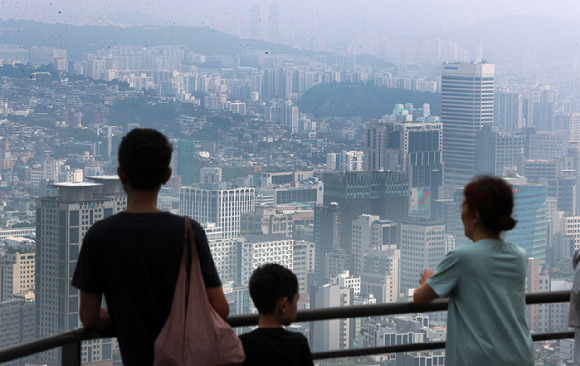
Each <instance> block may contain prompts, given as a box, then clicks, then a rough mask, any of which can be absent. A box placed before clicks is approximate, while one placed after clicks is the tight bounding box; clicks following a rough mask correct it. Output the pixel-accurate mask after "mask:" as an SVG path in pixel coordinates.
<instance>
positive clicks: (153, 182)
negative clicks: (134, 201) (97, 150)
mask: <svg viewBox="0 0 580 366" xmlns="http://www.w3.org/2000/svg"><path fill="white" fill-rule="evenodd" d="M172 153H173V147H172V146H171V143H170V142H169V140H168V139H167V137H165V135H163V134H162V133H161V132H159V131H157V130H154V129H151V128H135V129H133V130H131V131H130V132H129V133H128V134H126V135H125V136H124V137H123V139H122V140H121V144H120V145H119V151H118V153H117V156H118V160H119V166H120V167H121V169H123V171H124V172H125V175H126V177H127V180H128V182H129V185H130V186H131V187H132V188H134V189H138V190H152V189H158V188H159V187H160V186H161V183H162V182H163V178H164V177H165V174H166V173H167V169H168V168H169V162H170V161H171V154H172Z"/></svg>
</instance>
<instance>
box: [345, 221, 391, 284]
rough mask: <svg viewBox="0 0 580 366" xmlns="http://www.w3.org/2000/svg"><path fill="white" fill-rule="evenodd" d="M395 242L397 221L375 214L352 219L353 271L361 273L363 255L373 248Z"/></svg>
mask: <svg viewBox="0 0 580 366" xmlns="http://www.w3.org/2000/svg"><path fill="white" fill-rule="evenodd" d="M396 243H397V223H396V222H394V221H391V220H381V219H380V217H378V216H375V215H366V214H363V215H360V216H359V217H358V218H357V219H355V220H353V221H352V256H353V272H354V274H358V275H361V274H362V272H363V269H364V256H365V255H366V254H367V253H368V252H369V251H371V250H372V249H374V248H380V247H381V246H382V245H388V244H396Z"/></svg>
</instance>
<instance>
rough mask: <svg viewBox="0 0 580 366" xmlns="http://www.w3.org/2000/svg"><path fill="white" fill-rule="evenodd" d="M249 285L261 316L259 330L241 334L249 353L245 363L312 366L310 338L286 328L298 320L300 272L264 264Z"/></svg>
mask: <svg viewBox="0 0 580 366" xmlns="http://www.w3.org/2000/svg"><path fill="white" fill-rule="evenodd" d="M249 288H250V296H251V297H252V301H254V305H255V306H256V308H257V309H258V312H259V313H260V318H259V321H258V328H257V329H255V330H253V331H252V332H250V333H246V334H242V335H241V336H240V339H241V340H242V344H243V345H244V352H245V353H246V361H245V362H244V365H245V366H256V365H260V366H261V365H264V366H277V365H287V366H294V365H296V366H298V365H300V366H303V365H308V366H312V365H313V362H312V355H311V354H310V348H309V347H308V341H307V340H306V337H304V335H302V334H301V333H295V332H289V331H287V330H285V329H283V328H282V325H290V324H291V323H292V322H293V321H294V320H295V319H296V307H297V302H298V279H297V278H296V275H295V274H294V273H292V271H290V270H289V269H287V268H284V267H282V266H281V265H279V264H276V263H268V264H264V265H262V266H260V267H258V268H256V269H255V270H254V273H252V276H251V277H250V283H249Z"/></svg>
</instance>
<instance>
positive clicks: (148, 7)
mask: <svg viewBox="0 0 580 366" xmlns="http://www.w3.org/2000/svg"><path fill="white" fill-rule="evenodd" d="M270 4H271V2H268V1H258V0H250V1H240V0H209V1H203V2H202V1H198V0H193V1H185V0H165V1H162V0H154V1H143V0H122V1H119V0H99V1H94V0H34V1H25V0H18V1H14V0H0V17H1V18H4V19H6V18H15V19H29V20H37V21H44V22H51V23H54V22H62V23H73V24H111V23H113V24H120V23H121V22H125V23H127V22H129V23H130V22H131V20H129V19H132V20H140V22H141V23H142V22H144V20H143V19H146V20H145V22H147V23H153V22H157V23H158V24H163V23H164V24H172V23H175V24H179V25H197V26H199V25H207V26H209V27H212V28H214V29H218V30H222V31H226V32H229V33H233V34H236V35H249V34H250V24H251V23H250V14H251V12H252V9H253V8H255V6H259V9H260V14H261V20H262V21H263V22H264V28H263V29H264V30H263V31H266V30H267V29H269V28H268V26H267V24H269V22H268V17H269V15H270ZM127 12H130V13H129V14H128V13H127ZM278 14H279V15H278V16H279V29H280V33H283V34H286V35H291V34H293V33H307V32H316V33H320V34H324V35H329V34H337V33H338V34H340V33H343V32H348V33H355V34H356V33H367V34H372V33H374V34H384V33H393V32H397V33H401V34H409V33H415V34H416V33H420V34H423V33H429V34H440V33H445V32H446V31H450V30H455V29H458V28H461V27H463V26H467V25H471V24H474V23H476V22H478V21H480V20H484V19H487V18H492V17H495V16H499V15H508V14H534V15H541V14H543V15H547V16H551V17H562V18H570V19H575V20H580V2H579V1H578V0H553V1H549V0H542V1H534V0H485V1H477V2H475V1H470V0H407V1H400V0H393V1H390V0H356V1H355V0H348V1H345V0H317V1H305V0H293V1H281V2H278ZM147 17H148V18H147Z"/></svg>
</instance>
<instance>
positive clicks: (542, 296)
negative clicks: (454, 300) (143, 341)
mask: <svg viewBox="0 0 580 366" xmlns="http://www.w3.org/2000/svg"><path fill="white" fill-rule="evenodd" d="M569 300H570V292H569V291H558V292H539V293H531V294H526V303H527V304H528V305H529V304H548V303H557V302H568V301H569ZM447 305H448V302H447V299H437V300H435V301H433V302H431V303H429V304H426V305H420V306H419V305H414V304H413V303H412V302H400V303H389V304H376V305H360V306H347V307H335V308H326V309H307V310H301V311H299V312H298V316H297V317H296V322H307V321H317V320H328V319H345V318H356V317H366V316H378V315H392V314H406V313H424V312H433V311H445V310H447ZM227 321H228V323H230V325H231V326H232V327H242V326H252V325H257V324H258V314H242V315H232V316H230V317H228V318H227ZM571 334H572V333H542V334H534V335H533V337H534V340H535V339H536V337H542V336H547V337H552V338H546V340H547V339H561V338H570V335H571ZM109 337H115V333H114V331H113V330H95V329H90V330H87V329H84V328H79V329H74V330H71V331H68V332H65V333H60V334H57V335H54V336H51V337H47V338H43V339H40V340H36V341H32V342H28V343H24V344H21V345H18V346H15V347H12V348H8V349H5V350H0V363H3V362H8V361H12V360H15V359H18V358H22V357H26V356H29V355H32V354H35V353H39V352H43V351H46V350H49V349H52V348H56V347H62V346H63V345H65V344H68V343H73V342H79V341H83V340H89V339H97V338H109ZM572 338H573V334H572ZM538 340H544V339H538ZM437 343H441V342H434V343H418V345H424V346H425V347H433V346H431V345H432V344H437ZM427 345H429V346H427ZM400 346H405V347H414V346H412V345H400ZM392 347H398V346H392ZM379 348H384V347H379ZM435 348H442V347H435ZM435 348H421V349H419V350H425V349H435ZM346 351H353V352H354V351H356V352H365V351H363V349H350V350H337V351H329V352H323V353H322V352H321V353H320V354H328V355H330V356H320V357H318V356H317V358H333V357H334V356H332V355H331V354H333V353H332V352H341V354H342V352H346ZM391 352H393V351H388V352H381V353H391ZM395 352H412V350H411V351H404V350H403V351H395ZM370 354H374V353H370ZM356 355H363V354H354V356H356ZM337 357H343V356H337ZM344 357H347V356H344Z"/></svg>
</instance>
